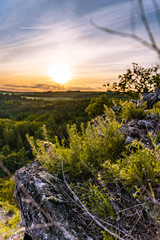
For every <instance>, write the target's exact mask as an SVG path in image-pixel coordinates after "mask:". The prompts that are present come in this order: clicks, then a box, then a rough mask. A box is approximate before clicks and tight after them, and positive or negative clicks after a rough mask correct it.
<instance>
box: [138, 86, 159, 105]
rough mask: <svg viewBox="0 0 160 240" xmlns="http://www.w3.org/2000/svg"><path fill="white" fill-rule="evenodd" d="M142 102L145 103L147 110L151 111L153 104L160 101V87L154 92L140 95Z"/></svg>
mask: <svg viewBox="0 0 160 240" xmlns="http://www.w3.org/2000/svg"><path fill="white" fill-rule="evenodd" d="M141 101H142V102H147V109H151V108H152V107H153V105H154V104H155V103H157V102H158V101H160V87H158V88H157V89H156V90H155V91H154V92H151V93H145V94H142V98H141Z"/></svg>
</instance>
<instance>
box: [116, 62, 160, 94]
mask: <svg viewBox="0 0 160 240" xmlns="http://www.w3.org/2000/svg"><path fill="white" fill-rule="evenodd" d="M158 68H159V66H155V67H152V68H143V67H140V66H139V65H138V64H137V63H133V69H132V70H131V69H127V72H126V73H125V74H123V75H119V81H120V82H119V84H118V89H119V91H123V92H128V93H130V94H131V95H133V96H134V95H135V93H147V92H151V91H153V90H154V89H155V88H157V87H158V86H160V74H159V73H158ZM116 89H117V86H116Z"/></svg>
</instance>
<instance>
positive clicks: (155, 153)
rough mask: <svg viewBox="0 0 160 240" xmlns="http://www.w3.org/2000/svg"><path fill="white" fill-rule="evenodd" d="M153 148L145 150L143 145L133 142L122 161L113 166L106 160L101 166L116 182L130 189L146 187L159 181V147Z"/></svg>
mask: <svg viewBox="0 0 160 240" xmlns="http://www.w3.org/2000/svg"><path fill="white" fill-rule="evenodd" d="M154 144H156V143H155V142H154ZM155 146H156V150H154V149H150V148H146V147H145V146H144V144H143V143H139V142H137V141H134V142H133V143H132V144H131V145H130V146H128V147H127V151H126V152H124V154H123V155H124V156H123V158H122V159H119V160H117V162H116V163H114V164H113V163H112V162H111V161H109V160H108V161H106V162H105V164H104V165H103V166H104V168H105V169H107V171H109V172H110V173H111V174H112V175H113V177H114V178H115V179H116V180H119V181H122V182H123V183H124V184H125V185H126V186H129V187H131V188H134V187H135V186H142V185H145V186H148V183H149V182H152V183H156V182H158V181H159V179H160V161H159V153H160V152H159V151H160V145H155ZM133 149H134V150H133ZM135 149H136V150H135ZM129 152H130V154H128V153H129Z"/></svg>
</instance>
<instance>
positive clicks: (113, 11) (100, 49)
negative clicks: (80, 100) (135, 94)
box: [0, 0, 156, 89]
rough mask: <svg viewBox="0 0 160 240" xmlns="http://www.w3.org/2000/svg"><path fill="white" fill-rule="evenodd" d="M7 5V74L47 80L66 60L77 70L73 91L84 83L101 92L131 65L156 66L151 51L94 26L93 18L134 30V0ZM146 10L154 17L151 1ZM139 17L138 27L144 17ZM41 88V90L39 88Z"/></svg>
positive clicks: (3, 59) (3, 60)
mask: <svg viewBox="0 0 160 240" xmlns="http://www.w3.org/2000/svg"><path fill="white" fill-rule="evenodd" d="M5 2H6V4H4V7H3V12H5V14H7V13H10V14H8V15H7V16H8V17H7V19H6V18H5V17H6V15H5V14H4V13H3V14H2V15H1V16H0V19H1V20H4V19H5V21H3V22H4V25H3V26H1V27H0V28H1V33H0V39H1V40H0V48H1V56H0V68H1V69H3V72H4V73H5V72H6V73H8V72H10V75H11V74H13V76H15V75H16V74H17V73H20V74H21V75H24V76H28V78H29V77H30V76H32V77H33V76H36V75H38V76H46V75H47V70H48V68H51V67H52V66H54V64H55V63H57V62H58V63H61V62H64V63H67V64H68V65H69V66H70V68H71V69H72V71H73V75H74V79H73V81H71V82H70V84H73V85H72V86H73V87H76V86H79V85H80V83H83V85H85V86H84V88H87V87H90V86H91V84H92V86H94V88H95V87H97V88H98V87H99V86H101V85H102V84H103V83H105V81H106V82H107V81H115V80H116V79H117V76H118V75H119V74H121V73H123V72H124V71H125V69H126V68H128V65H129V64H131V63H132V62H138V63H139V64H141V65H143V66H149V65H150V64H152V63H155V59H156V58H155V54H154V52H153V51H152V50H149V49H147V48H145V47H144V46H141V45H140V44H139V43H136V42H134V41H133V40H131V39H124V38H119V37H117V36H112V35H109V34H106V33H104V32H101V31H99V30H97V29H96V28H95V27H94V26H93V25H91V23H90V19H91V17H94V19H95V21H96V22H97V24H100V25H103V26H107V27H108V26H109V27H113V28H114V29H120V30H123V31H129V28H130V24H129V21H130V11H128V10H129V7H130V5H129V1H114V4H113V1H102V3H101V4H100V3H99V4H98V2H99V1H98V2H96V3H94V4H91V3H92V2H93V1H87V3H86V6H85V4H84V1H82V0H77V1H72V0H70V1H62V0H61V1H60V2H59V1H58V4H56V3H57V2H56V1H49V0H45V1H44V0H34V1H31V0H29V1H18V0H12V1H9V0H6V1H5ZM85 2H86V1H85ZM145 6H146V10H147V12H148V14H152V13H153V8H151V5H150V1H149V0H146V1H145ZM11 9H12V11H11ZM78 9H80V11H79V12H78ZM127 9H128V10H127ZM136 17H137V19H138V20H137V22H136V23H137V24H138V23H140V18H139V16H136ZM1 22H2V21H1ZM136 26H137V28H136V30H137V33H138V34H141V35H142V36H144V37H146V35H145V32H144V29H143V27H142V25H141V24H138V25H136ZM154 28H155V27H154V26H153V28H152V29H153V30H154ZM14 79H15V78H14ZM14 81H16V80H14ZM17 81H19V80H17ZM16 83H17V84H18V82H16ZM25 84H26V85H27V80H26V83H25ZM87 84H88V85H87ZM42 85H43V87H44V89H45V87H46V88H47V85H45V84H42ZM32 86H33V85H32ZM34 86H36V85H34ZM8 87H9V86H8ZM24 87H25V85H24ZM30 88H31V89H32V88H33V87H30ZM37 89H42V86H40V85H39V86H38V85H37Z"/></svg>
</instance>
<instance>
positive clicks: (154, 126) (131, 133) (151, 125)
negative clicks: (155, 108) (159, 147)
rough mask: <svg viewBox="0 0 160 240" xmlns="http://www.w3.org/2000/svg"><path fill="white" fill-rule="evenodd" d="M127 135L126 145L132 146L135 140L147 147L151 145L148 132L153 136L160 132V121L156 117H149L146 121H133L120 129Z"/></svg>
mask: <svg viewBox="0 0 160 240" xmlns="http://www.w3.org/2000/svg"><path fill="white" fill-rule="evenodd" d="M120 130H121V131H122V132H123V133H124V135H125V145H128V144H130V143H131V142H132V141H133V140H134V139H137V140H138V141H140V140H141V141H142V142H143V143H144V144H145V145H146V146H147V145H148V146H149V145H151V141H150V139H149V138H148V136H147V135H148V132H152V133H153V134H154V133H156V132H157V131H158V130H160V119H159V118H158V117H157V116H155V115H152V114H150V115H147V116H146V118H145V119H143V120H138V119H133V120H131V121H129V122H127V123H126V124H124V125H123V126H122V127H121V129H120Z"/></svg>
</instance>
